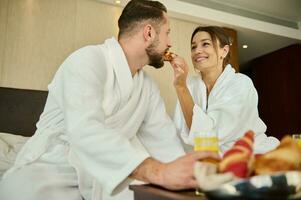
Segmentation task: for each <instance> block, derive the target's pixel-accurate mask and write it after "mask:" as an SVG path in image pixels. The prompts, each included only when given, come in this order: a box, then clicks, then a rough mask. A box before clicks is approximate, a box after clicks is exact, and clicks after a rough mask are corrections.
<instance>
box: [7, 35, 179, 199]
mask: <svg viewBox="0 0 301 200" xmlns="http://www.w3.org/2000/svg"><path fill="white" fill-rule="evenodd" d="M48 88H49V95H48V98H47V102H46V106H45V109H44V111H43V113H42V115H41V117H40V120H39V122H38V123H37V131H36V133H35V135H34V136H33V137H32V138H31V139H30V140H29V141H28V142H27V143H26V144H25V146H24V148H23V149H22V150H21V152H20V153H19V155H18V157H17V159H16V162H15V165H14V167H13V168H12V169H10V170H9V171H8V172H7V173H6V174H5V176H4V183H5V181H6V183H7V184H8V185H9V184H10V185H13V183H16V184H19V185H20V183H25V182H26V183H27V184H29V185H30V186H28V187H27V186H26V185H25V186H24V187H25V189H24V191H23V192H24V193H23V194H22V192H19V193H20V194H19V196H20V199H23V200H27V199H28V200H29V199H31V200H34V198H36V199H44V200H48V199H49V200H50V199H51V200H54V199H55V200H63V199H64V200H66V199H68V200H73V199H81V196H83V197H84V198H85V199H86V200H89V199H93V200H94V199H97V200H100V199H110V198H111V197H112V196H114V194H116V193H117V194H118V193H119V192H120V191H123V190H125V189H126V188H127V186H128V183H129V180H130V179H129V178H128V176H129V175H130V174H131V173H132V172H133V170H134V169H135V168H136V167H137V166H138V165H139V164H141V163H142V161H144V160H145V159H146V158H147V157H149V156H152V157H154V158H156V159H158V160H160V161H163V162H168V161H171V160H174V159H176V158H177V157H179V156H182V155H184V150H183V148H182V146H181V142H180V140H179V138H178V136H177V134H176V129H175V126H174V125H173V122H172V120H171V119H170V118H169V117H168V115H167V114H166V112H165V107H164V103H163V101H162V98H161V97H160V93H159V90H158V88H157V87H156V85H155V84H154V82H153V81H152V80H151V79H150V78H149V77H148V76H146V74H145V73H144V72H143V71H142V70H140V71H139V72H138V73H137V74H136V75H135V76H134V77H132V75H131V72H130V68H129V66H128V63H127V60H126V57H125V54H124V52H123V50H122V48H121V46H120V45H119V43H118V42H117V40H116V39H114V38H111V39H108V40H106V41H105V43H104V44H102V45H96V46H88V47H84V48H82V49H79V50H77V51H76V52H74V53H73V54H71V55H70V56H69V57H68V58H67V59H66V60H65V62H64V63H63V64H62V65H61V66H60V68H59V70H58V72H57V73H56V75H55V77H54V79H53V81H52V82H51V84H50V85H49V87H48ZM25 179H27V180H25ZM11 191H12V193H13V192H14V191H20V188H17V189H16V190H11ZM32 194H35V195H32ZM15 195H17V196H18V194H15ZM116 199H121V198H120V197H119V198H118V197H117V196H116Z"/></svg>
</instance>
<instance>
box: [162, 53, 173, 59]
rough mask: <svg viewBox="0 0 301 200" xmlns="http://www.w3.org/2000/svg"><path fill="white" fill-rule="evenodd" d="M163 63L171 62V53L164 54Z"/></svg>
mask: <svg viewBox="0 0 301 200" xmlns="http://www.w3.org/2000/svg"><path fill="white" fill-rule="evenodd" d="M163 59H164V61H171V60H172V53H171V52H166V53H165V54H164V58H163Z"/></svg>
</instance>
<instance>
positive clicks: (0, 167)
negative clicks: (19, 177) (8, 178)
mask: <svg viewBox="0 0 301 200" xmlns="http://www.w3.org/2000/svg"><path fill="white" fill-rule="evenodd" d="M27 139H28V137H23V136H19V135H13V134H9V133H1V132H0V180H1V177H2V174H3V173H4V172H5V171H6V170H7V169H9V168H10V167H11V166H12V165H13V163H14V161H15V158H16V155H17V153H18V152H19V150H20V149H21V147H22V146H23V145H24V143H25V142H26V141H27Z"/></svg>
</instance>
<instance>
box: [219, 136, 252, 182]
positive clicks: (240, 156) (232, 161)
mask: <svg viewBox="0 0 301 200" xmlns="http://www.w3.org/2000/svg"><path fill="white" fill-rule="evenodd" d="M253 143H254V132H253V131H248V132H246V133H245V135H244V136H243V137H242V138H241V139H240V140H238V141H236V142H235V144H234V145H233V147H232V148H231V149H229V150H228V151H226V153H225V154H224V156H223V159H222V161H221V162H220V163H219V172H221V173H225V172H232V173H233V174H234V175H235V176H236V177H239V178H245V177H248V176H249V175H250V173H251V164H252V160H253Z"/></svg>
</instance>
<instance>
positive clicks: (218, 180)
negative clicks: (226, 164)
mask: <svg viewBox="0 0 301 200" xmlns="http://www.w3.org/2000/svg"><path fill="white" fill-rule="evenodd" d="M194 176H195V178H196V181H197V183H198V185H199V187H200V188H201V189H202V190H204V191H209V190H214V189H216V188H218V187H219V186H221V185H222V184H223V183H226V182H229V181H231V180H232V179H233V178H234V176H233V174H232V173H223V174H219V173H217V165H216V164H212V163H208V162H199V161H198V162H196V163H195V165H194Z"/></svg>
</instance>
